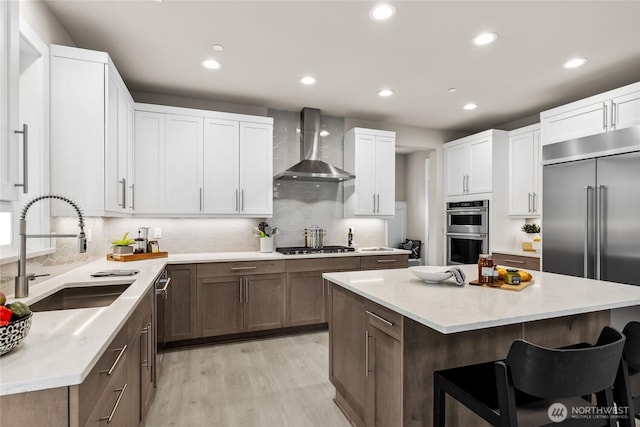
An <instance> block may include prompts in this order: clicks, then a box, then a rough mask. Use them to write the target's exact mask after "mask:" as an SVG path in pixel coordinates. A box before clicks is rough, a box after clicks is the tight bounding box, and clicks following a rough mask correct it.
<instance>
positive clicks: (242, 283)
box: [239, 277, 244, 304]
mask: <svg viewBox="0 0 640 427" xmlns="http://www.w3.org/2000/svg"><path fill="white" fill-rule="evenodd" d="M243 288H244V282H243V281H242V277H241V278H240V292H239V293H240V304H242V301H243V298H242V290H243Z"/></svg>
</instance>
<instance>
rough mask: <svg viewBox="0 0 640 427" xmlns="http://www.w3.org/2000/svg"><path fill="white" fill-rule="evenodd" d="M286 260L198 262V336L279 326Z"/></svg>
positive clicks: (282, 314) (282, 310) (281, 317)
mask: <svg viewBox="0 0 640 427" xmlns="http://www.w3.org/2000/svg"><path fill="white" fill-rule="evenodd" d="M284 272H285V261H255V262H251V261H245V262H222V263H211V264H201V265H198V266H197V304H196V306H197V321H198V336H200V337H212V336H217V335H226V334H232V333H239V332H250V331H259V330H264V329H277V328H281V327H282V326H283V324H284V316H285V313H284V312H285V304H284V300H285V298H284V288H285V284H284Z"/></svg>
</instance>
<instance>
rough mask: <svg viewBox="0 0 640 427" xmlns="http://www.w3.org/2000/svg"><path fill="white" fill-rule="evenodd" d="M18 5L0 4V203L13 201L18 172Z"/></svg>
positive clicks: (14, 3)
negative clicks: (0, 201)
mask: <svg viewBox="0 0 640 427" xmlns="http://www.w3.org/2000/svg"><path fill="white" fill-rule="evenodd" d="M18 8H19V2H17V1H3V2H0V22H2V28H0V58H2V59H3V60H2V61H0V93H2V96H0V200H5V201H11V200H16V198H17V196H18V191H17V189H16V187H15V184H16V174H17V172H18V165H17V162H18V150H17V149H16V148H17V146H18V142H19V141H22V139H21V136H19V135H17V134H15V133H14V131H15V130H18V99H19V98H18V96H19V95H18V89H19V84H18V65H19V39H20V34H19V27H18V21H19V13H18Z"/></svg>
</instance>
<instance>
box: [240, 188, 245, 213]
mask: <svg viewBox="0 0 640 427" xmlns="http://www.w3.org/2000/svg"><path fill="white" fill-rule="evenodd" d="M240 212H244V188H243V189H242V190H240Z"/></svg>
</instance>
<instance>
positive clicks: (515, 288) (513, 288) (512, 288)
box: [469, 280, 535, 291]
mask: <svg viewBox="0 0 640 427" xmlns="http://www.w3.org/2000/svg"><path fill="white" fill-rule="evenodd" d="M496 283H499V284H500V286H489V285H485V284H482V283H480V282H478V281H477V280H470V281H469V284H470V285H475V286H482V287H484V288H494V289H505V290H507V291H521V290H523V289H524V288H526V287H527V286H529V285H533V284H534V283H535V281H534V280H529V281H528V282H522V283H520V284H519V285H509V284H507V283H504V281H502V280H498V281H497V282H496Z"/></svg>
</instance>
